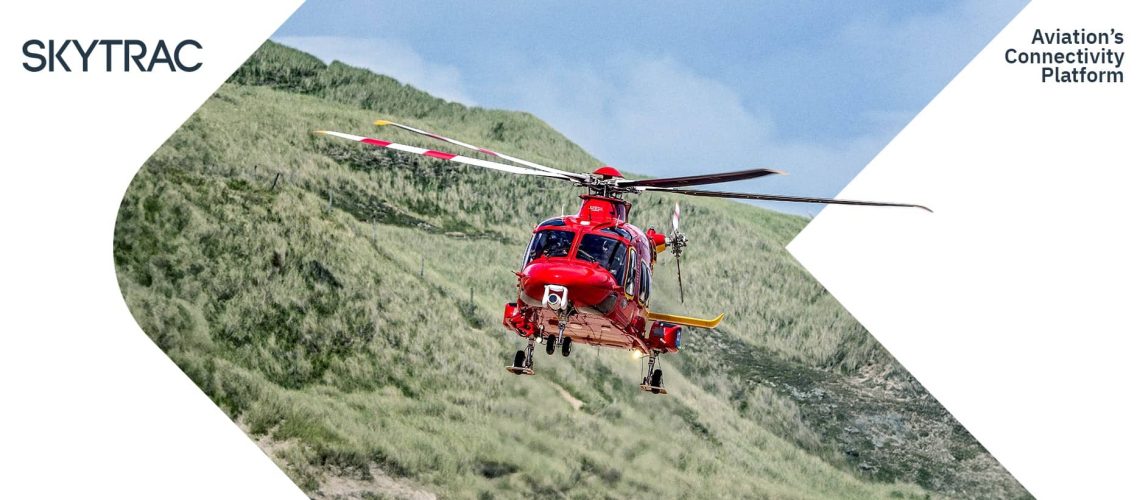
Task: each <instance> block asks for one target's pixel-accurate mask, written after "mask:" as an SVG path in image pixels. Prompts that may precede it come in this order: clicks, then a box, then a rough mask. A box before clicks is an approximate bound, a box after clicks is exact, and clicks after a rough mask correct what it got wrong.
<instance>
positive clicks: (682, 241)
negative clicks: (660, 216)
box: [665, 203, 689, 304]
mask: <svg viewBox="0 0 1140 500" xmlns="http://www.w3.org/2000/svg"><path fill="white" fill-rule="evenodd" d="M672 224H673V231H672V232H671V233H669V237H668V238H667V239H666V240H665V244H666V245H668V246H669V248H670V249H671V250H672V252H673V258H674V260H676V261H677V290H678V291H680V292H681V303H682V304H684V303H685V285H684V282H683V281H682V279H681V252H682V251H683V250H684V248H685V245H688V244H689V240H688V238H686V237H685V233H682V232H681V204H680V203H677V204H675V205H673V220H672Z"/></svg>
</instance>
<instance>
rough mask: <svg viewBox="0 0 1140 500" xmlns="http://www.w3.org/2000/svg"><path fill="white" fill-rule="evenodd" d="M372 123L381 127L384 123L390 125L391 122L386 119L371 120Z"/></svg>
mask: <svg viewBox="0 0 1140 500" xmlns="http://www.w3.org/2000/svg"><path fill="white" fill-rule="evenodd" d="M372 124H373V125H376V126H378V127H383V126H384V125H391V124H392V122H390V121H388V120H376V121H374V122H372Z"/></svg>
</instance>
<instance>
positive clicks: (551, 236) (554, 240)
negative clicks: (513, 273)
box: [523, 230, 574, 266]
mask: <svg viewBox="0 0 1140 500" xmlns="http://www.w3.org/2000/svg"><path fill="white" fill-rule="evenodd" d="M572 243H574V233H572V232H570V231H557V230H544V231H539V232H537V233H534V237H533V238H531V240H530V246H529V247H527V250H526V256H525V257H524V258H523V266H526V265H527V264H530V262H531V261H532V260H534V259H537V258H539V257H544V256H545V257H565V256H567V255H569V254H570V245H571V244H572Z"/></svg>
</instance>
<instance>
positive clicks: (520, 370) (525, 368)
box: [507, 336, 535, 375]
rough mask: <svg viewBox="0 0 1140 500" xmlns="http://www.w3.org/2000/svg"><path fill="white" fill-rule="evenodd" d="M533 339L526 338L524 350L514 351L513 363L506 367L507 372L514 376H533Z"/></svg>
mask: <svg viewBox="0 0 1140 500" xmlns="http://www.w3.org/2000/svg"><path fill="white" fill-rule="evenodd" d="M534 339H535V336H531V337H528V338H527V339H526V349H523V350H519V351H515V360H514V363H512V364H511V366H508V367H507V371H509V372H511V373H513V374H515V375H534Z"/></svg>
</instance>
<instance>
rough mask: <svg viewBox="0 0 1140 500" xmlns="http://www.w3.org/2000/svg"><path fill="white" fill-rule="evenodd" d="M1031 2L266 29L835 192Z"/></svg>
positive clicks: (453, 10) (694, 168) (322, 52)
mask: <svg viewBox="0 0 1140 500" xmlns="http://www.w3.org/2000/svg"><path fill="white" fill-rule="evenodd" d="M1025 3H1026V1H1025V0H996V1H975V0H969V1H958V2H940V1H882V2H844V1H835V2H830V1H829V2H813V3H807V2H797V1H776V2H722V3H719V4H717V5H716V7H707V6H703V7H698V6H697V4H696V3H695V2H677V1H656V2H604V1H582V2H553V1H521V0H517V1H484V2H467V3H458V2H430V3H429V2H386V1H379V2H377V1H371V2H365V1H352V0H347V1H334V0H308V1H307V2H305V4H304V5H303V6H302V7H301V8H300V9H299V10H298V11H297V13H296V14H294V15H293V17H292V18H290V19H289V21H288V22H286V23H285V25H284V26H282V27H281V28H280V29H279V30H278V31H277V33H275V34H274V35H273V37H272V38H273V39H274V40H276V41H279V42H282V43H285V44H286V45H290V46H293V47H297V48H299V49H301V50H305V51H307V52H310V53H312V54H314V55H316V56H318V57H320V58H321V59H323V60H325V61H326V62H329V61H331V60H334V59H336V60H340V61H343V62H345V63H348V64H352V65H354V66H362V67H367V68H369V69H372V70H374V71H376V72H379V73H383V74H387V75H390V76H392V77H395V78H396V79H398V80H401V81H403V82H406V83H410V84H411V85H413V86H416V87H418V88H421V89H423V90H426V91H428V92H430V93H432V94H434V95H436V96H439V97H443V98H445V99H448V100H453V101H459V102H462V103H465V104H470V105H477V106H483V107H491V108H504V109H512V110H522V111H528V112H530V113H533V114H535V115H536V116H538V117H539V118H541V119H543V120H545V121H546V122H547V123H549V124H550V125H552V126H554V127H555V128H556V129H558V130H559V131H560V132H562V133H564V134H565V135H566V136H568V137H569V138H570V139H571V140H573V141H575V142H577V143H578V144H580V145H581V146H583V147H584V148H586V150H587V151H589V152H590V153H592V154H593V155H594V156H595V157H597V158H598V159H600V160H602V161H604V162H607V163H609V164H612V165H614V166H616V167H618V168H619V169H624V170H629V171H632V172H639V173H644V174H651V175H660V176H665V175H685V174H693V173H701V172H713V171H722V170H735V169H741V168H751V167H758V166H762V167H772V168H779V169H782V170H785V171H787V172H788V173H789V174H790V175H788V176H782V177H779V178H765V179H761V180H754V181H746V182H742V183H738V184H736V185H724V186H715V187H716V188H718V189H726V190H728V189H731V190H748V191H754V192H770V193H778V194H795V195H808V196H834V195H835V194H836V193H837V192H838V191H839V190H840V189H842V188H843V186H845V185H846V184H847V182H848V181H850V180H851V178H852V177H854V176H855V175H856V174H857V173H858V172H859V170H861V169H862V168H863V166H864V165H866V164H867V163H868V162H869V161H870V160H871V159H872V158H873V157H874V156H875V154H876V153H878V152H879V151H880V150H881V149H882V148H883V147H884V146H886V144H887V143H888V142H889V141H890V139H891V138H892V137H894V135H895V134H897V133H898V132H899V131H900V130H901V129H902V127H903V126H905V125H906V123H907V122H908V121H909V120H910V119H911V118H913V117H914V116H915V115H916V114H917V113H918V112H919V111H920V110H921V109H922V107H923V106H925V105H926V104H927V103H928V102H929V101H930V100H931V99H932V98H933V97H934V96H935V95H936V94H937V93H938V91H940V90H941V89H942V88H943V87H944V86H945V85H946V84H947V83H948V82H949V81H950V80H951V79H952V78H953V77H954V75H955V74H957V73H958V71H959V70H961V69H962V67H964V66H965V65H966V63H968V62H969V61H970V59H971V58H973V57H974V55H975V54H977V53H978V52H979V51H980V50H981V49H982V47H983V46H985V44H986V43H988V42H989V40H990V39H991V38H993V36H994V35H996V34H997V32H998V31H1000V29H1001V28H1002V27H1003V26H1005V24H1006V23H1008V22H1009V20H1011V19H1012V18H1013V16H1014V15H1016V14H1017V12H1018V11H1020V10H1021V8H1022V7H1023V6H1024V5H1025ZM460 139H462V138H460ZM899 201H913V200H899ZM773 208H778V209H780V210H783V211H787V212H791V213H801V214H807V213H814V212H816V211H818V208H819V207H817V206H812V205H799V204H794V205H781V206H774V207H773Z"/></svg>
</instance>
